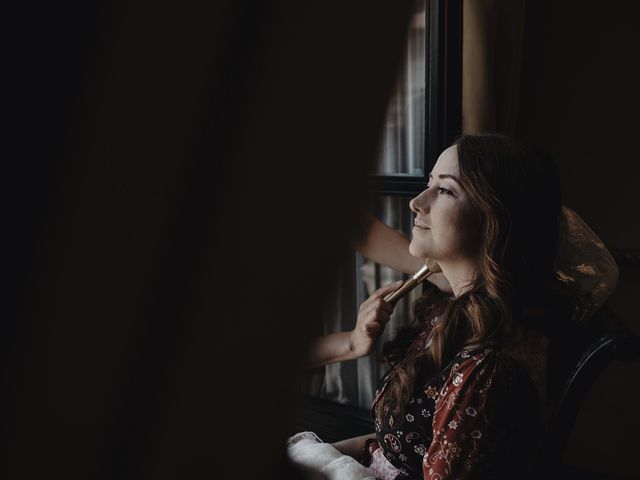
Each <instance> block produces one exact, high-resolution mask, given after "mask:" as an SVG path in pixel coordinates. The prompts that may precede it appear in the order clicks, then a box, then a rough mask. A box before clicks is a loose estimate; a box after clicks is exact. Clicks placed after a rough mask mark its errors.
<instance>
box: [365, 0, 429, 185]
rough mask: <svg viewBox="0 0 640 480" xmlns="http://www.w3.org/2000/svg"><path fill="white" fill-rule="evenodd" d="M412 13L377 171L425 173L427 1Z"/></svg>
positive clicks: (409, 173)
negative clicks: (401, 66) (404, 56)
mask: <svg viewBox="0 0 640 480" xmlns="http://www.w3.org/2000/svg"><path fill="white" fill-rule="evenodd" d="M417 6H418V12H417V13H416V14H415V15H414V16H413V19H412V23H411V28H410V29H409V39H408V44H407V51H406V59H405V62H404V65H403V68H402V70H401V72H400V74H399V76H398V81H397V83H396V88H395V92H394V95H393V98H392V100H391V102H390V104H389V111H388V113H387V124H386V128H385V130H384V136H383V139H382V145H381V152H380V160H379V163H378V168H377V173H381V174H408V175H422V174H423V173H424V172H423V171H422V170H423V165H424V149H425V135H424V133H425V107H424V106H425V85H426V83H425V74H426V70H425V67H426V65H425V63H426V57H427V50H426V43H427V42H426V25H427V9H426V1H424V0H423V1H421V2H418V5H417Z"/></svg>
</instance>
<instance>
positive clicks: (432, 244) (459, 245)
mask: <svg viewBox="0 0 640 480" xmlns="http://www.w3.org/2000/svg"><path fill="white" fill-rule="evenodd" d="M409 206H410V208H411V210H412V211H413V212H414V213H415V214H416V217H415V221H414V227H413V232H412V239H411V244H410V245H409V251H410V252H411V254H412V255H413V256H415V257H420V258H429V259H432V260H435V261H437V262H453V261H456V260H469V259H472V258H475V254H476V252H477V250H478V247H479V238H480V236H479V233H480V229H479V227H480V225H479V221H478V218H479V215H478V214H477V212H476V211H475V208H474V207H473V205H472V203H471V201H470V199H469V197H468V195H467V193H466V192H465V191H464V189H463V188H462V185H461V184H460V166H459V164H458V153H457V148H456V146H455V145H454V146H452V147H449V148H447V149H446V150H445V151H444V152H442V154H440V157H439V158H438V161H437V162H436V164H435V166H434V167H433V170H432V171H431V173H430V174H429V184H428V185H427V189H426V190H424V191H423V192H422V193H421V194H420V195H418V196H417V197H415V198H414V199H413V200H411V202H410V203H409Z"/></svg>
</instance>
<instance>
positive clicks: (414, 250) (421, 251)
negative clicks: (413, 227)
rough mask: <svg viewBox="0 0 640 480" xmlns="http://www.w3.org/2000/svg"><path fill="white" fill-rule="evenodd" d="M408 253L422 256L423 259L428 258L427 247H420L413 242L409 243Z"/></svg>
mask: <svg viewBox="0 0 640 480" xmlns="http://www.w3.org/2000/svg"><path fill="white" fill-rule="evenodd" d="M409 253H410V254H411V255H413V256H414V257H418V258H423V259H425V260H426V259H427V258H430V257H429V251H428V249H426V248H424V247H421V246H420V245H416V244H415V243H414V242H411V243H410V244H409Z"/></svg>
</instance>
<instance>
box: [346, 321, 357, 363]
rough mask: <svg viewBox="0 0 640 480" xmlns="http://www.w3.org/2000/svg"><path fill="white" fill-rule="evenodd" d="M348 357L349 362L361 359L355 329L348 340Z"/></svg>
mask: <svg viewBox="0 0 640 480" xmlns="http://www.w3.org/2000/svg"><path fill="white" fill-rule="evenodd" d="M347 340H348V342H347V356H348V358H349V360H353V359H356V358H358V357H359V355H358V347H357V342H356V330H355V329H353V330H351V331H350V332H349V338H348V339H347Z"/></svg>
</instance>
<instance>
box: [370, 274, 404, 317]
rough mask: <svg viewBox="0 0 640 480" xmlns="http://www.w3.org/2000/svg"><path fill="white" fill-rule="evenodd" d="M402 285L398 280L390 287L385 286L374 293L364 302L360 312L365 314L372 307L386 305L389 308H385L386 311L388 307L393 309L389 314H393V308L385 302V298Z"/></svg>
mask: <svg viewBox="0 0 640 480" xmlns="http://www.w3.org/2000/svg"><path fill="white" fill-rule="evenodd" d="M401 285H402V280H398V281H397V282H395V283H390V284H389V285H385V286H384V287H380V288H379V289H378V290H376V291H375V292H373V293H372V294H371V295H370V296H369V298H367V299H366V300H365V301H364V302H362V303H361V304H360V309H359V310H360V312H363V311H365V310H369V309H370V308H372V306H381V305H383V304H384V305H386V306H387V307H385V308H386V309H388V307H390V308H391V310H389V313H391V312H393V307H392V306H391V305H389V304H388V303H387V302H385V301H384V300H383V298H384V297H385V296H386V295H387V294H389V293H391V292H393V291H395V290H397V289H398V288H400V286H401Z"/></svg>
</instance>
